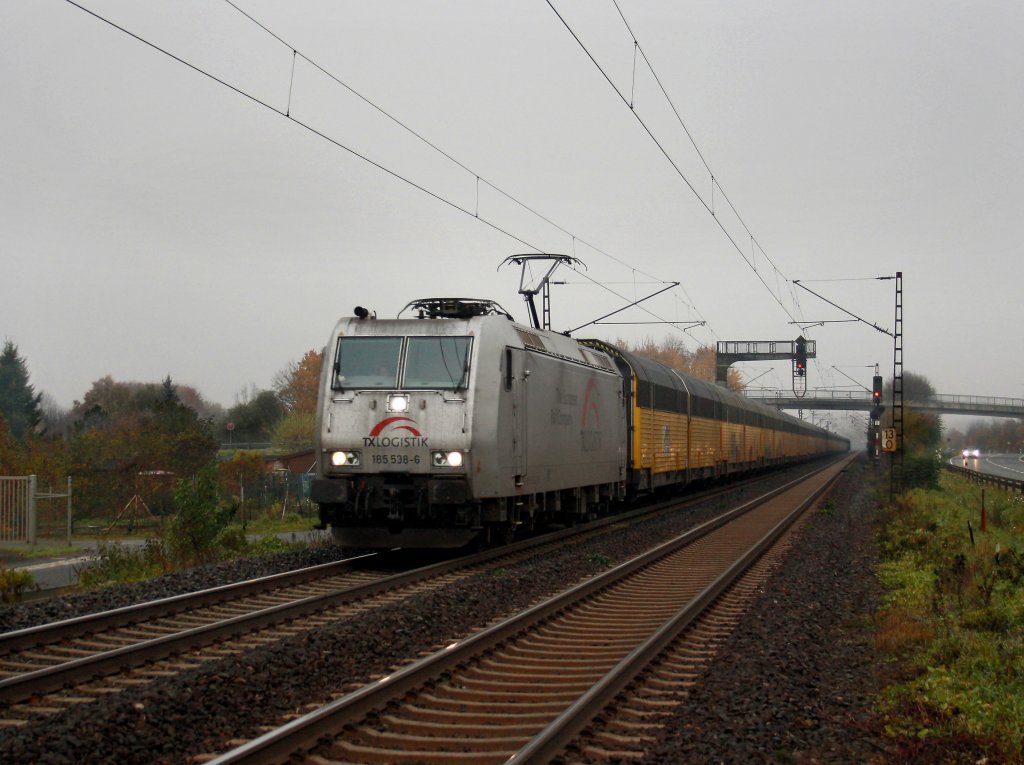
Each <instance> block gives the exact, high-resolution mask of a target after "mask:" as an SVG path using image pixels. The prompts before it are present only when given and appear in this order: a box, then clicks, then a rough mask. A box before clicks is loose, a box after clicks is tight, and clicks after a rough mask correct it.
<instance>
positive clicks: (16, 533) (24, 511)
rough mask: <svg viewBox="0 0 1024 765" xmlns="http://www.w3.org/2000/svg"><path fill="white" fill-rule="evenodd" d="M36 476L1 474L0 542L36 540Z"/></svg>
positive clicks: (32, 542) (33, 541)
mask: <svg viewBox="0 0 1024 765" xmlns="http://www.w3.org/2000/svg"><path fill="white" fill-rule="evenodd" d="M35 499H36V477H35V476H34V475H27V476H0V542H28V543H29V544H35V542H36V502H35Z"/></svg>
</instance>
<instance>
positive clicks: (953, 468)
mask: <svg viewBox="0 0 1024 765" xmlns="http://www.w3.org/2000/svg"><path fill="white" fill-rule="evenodd" d="M944 467H945V468H946V470H948V471H950V472H951V473H956V474H957V475H960V476H963V477H964V478H966V479H967V480H968V481H973V482H974V483H980V484H985V485H987V486H998V487H1000V488H1002V489H1006V490H1007V491H1009V492H1012V493H1014V494H1024V481H1018V480H1016V479H1014V478H1003V477H1002V476H998V475H989V474H988V473H982V472H980V471H978V470H970V469H969V468H962V467H960V466H958V465H950V464H949V463H946V464H945V466H944Z"/></svg>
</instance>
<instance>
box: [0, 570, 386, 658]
mask: <svg viewBox="0 0 1024 765" xmlns="http://www.w3.org/2000/svg"><path fill="white" fill-rule="evenodd" d="M374 555H375V554H373V553H371V554H369V555H360V556H356V557H354V558H346V559H345V560H341V561H330V562H328V563H321V564H319V565H316V566H308V567H306V568H301V569H296V570H294V571H284V572H281V573H279V574H271V575H269V576H262V577H258V578H256V579H248V580H246V581H243V582H233V583H231V584H224V585H221V586H219V587H211V588H209V589H205V590H198V591H196V592H186V593H182V594H181V595H172V596H170V597H167V598H160V599H158V600H149V601H146V602H144V603H135V604H132V605H130V606H122V607H121V608H114V609H110V610H109V611H99V612H97V613H94V614H84V615H82V616H75V617H72V618H70V619H62V620H60V621H56V622H49V623H47V624H39V625H36V626H34V627H25V628H23V629H19V630H11V631H10V632H3V633H0V656H6V655H8V654H10V653H14V652H15V651H19V650H22V649H24V648H30V647H35V646H39V645H47V644H50V643H56V642H60V641H63V640H66V639H67V638H69V637H77V636H80V635H88V634H91V633H95V632H98V631H100V630H108V629H112V628H116V627H126V626H129V625H133V624H138V623H139V622H142V621H149V620H152V619H157V618H161V617H165V616H173V615H174V614H179V613H181V612H183V611H189V610H191V609H193V608H201V607H204V606H212V605H218V604H220V603H225V602H228V601H231V600H236V599H238V598H240V597H246V596H249V595H258V594H260V593H264V592H268V591H271V590H274V589H279V588H281V587H287V586H295V585H299V584H304V583H306V582H310V581H315V580H316V579H322V578H324V577H325V576H330V575H331V574H332V572H333V571H334V570H338V571H341V570H344V569H346V568H351V567H352V564H353V563H355V562H356V561H363V560H367V559H369V558H372V557H374Z"/></svg>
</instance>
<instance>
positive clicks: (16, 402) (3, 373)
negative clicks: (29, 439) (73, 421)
mask: <svg viewBox="0 0 1024 765" xmlns="http://www.w3.org/2000/svg"><path fill="white" fill-rule="evenodd" d="M42 398H43V394H42V393H36V392H35V388H34V387H33V386H32V385H30V384H29V381H28V365H27V364H26V363H25V359H23V358H22V357H21V356H20V355H19V354H18V346H16V345H15V344H14V341H13V340H8V341H6V342H5V343H4V349H3V352H0V416H2V417H3V418H4V419H5V420H6V421H7V427H8V428H9V429H10V432H11V434H12V435H13V436H14V438H16V439H18V440H19V441H20V440H23V439H24V438H25V436H26V435H27V434H28V433H30V432H31V431H32V430H33V428H35V427H36V425H38V424H39V422H40V420H41V419H42V416H43V412H42V409H41V407H40V402H41V401H42Z"/></svg>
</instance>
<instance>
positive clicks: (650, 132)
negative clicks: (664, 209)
mask: <svg viewBox="0 0 1024 765" xmlns="http://www.w3.org/2000/svg"><path fill="white" fill-rule="evenodd" d="M546 2H547V4H548V7H550V8H551V10H552V12H553V13H554V14H555V15H556V16H557V17H558V20H559V21H561V22H562V25H563V26H564V27H565V28H566V30H567V31H568V32H569V34H570V35H571V36H572V38H573V39H574V40H576V42H577V44H578V45H579V46H580V48H581V49H582V50H583V52H584V53H585V54H586V55H587V57H588V58H589V59H590V60H591V62H592V63H593V64H594V66H595V67H597V70H598V71H599V72H600V73H601V75H602V76H603V77H604V79H605V80H606V81H607V83H608V84H609V85H610V86H611V87H612V90H614V91H615V93H616V95H618V96H619V98H620V99H621V100H622V102H623V103H624V104H626V106H627V107H628V108H629V110H630V112H631V113H632V114H633V117H634V118H635V119H636V120H637V122H638V123H639V124H640V126H641V127H642V128H643V129H644V131H645V132H646V133H647V135H648V136H649V137H650V139H651V141H653V142H654V145H655V146H656V147H657V148H658V150H659V151H660V152H661V153H662V155H663V156H664V157H665V159H666V160H667V161H668V162H669V164H670V165H671V166H672V168H673V169H674V170H675V172H676V174H677V175H678V176H679V177H680V178H681V179H682V180H683V182H684V183H685V184H686V185H687V186H688V187H689V189H690V191H691V192H693V195H694V196H695V197H696V198H697V200H698V201H699V202H700V204H701V205H702V206H703V207H704V208H705V210H707V212H708V213H709V214H710V215H711V217H712V218H713V219H714V221H715V223H716V224H717V225H718V227H719V228H720V229H721V231H722V233H723V234H725V236H726V238H727V239H728V240H729V242H730V243H731V244H732V246H733V248H734V249H735V250H736V252H737V253H738V254H739V256H740V258H741V259H742V260H743V261H744V262H745V263H746V264H747V266H748V267H749V268H750V269H751V270H752V271H753V272H754V275H755V276H756V277H757V279H758V281H760V282H761V284H762V285H764V287H765V289H767V290H768V293H769V294H770V295H771V296H772V298H773V299H774V300H775V302H776V303H778V304H779V307H780V308H782V310H783V311H784V312H785V313H786V315H787V316H788V317H789V318H790V319H791V320H793V321H796V320H797V318H796V317H795V316H794V315H793V313H792V312H790V310H789V308H787V307H786V305H785V303H783V302H782V299H781V298H780V297H779V294H777V293H776V292H775V291H774V290H772V288H771V287H770V286H769V284H768V282H767V281H765V278H764V276H762V275H761V272H760V271H759V270H758V268H757V265H756V262H755V261H754V260H753V252H752V253H751V257H750V258H748V257H747V255H746V253H745V252H744V251H743V248H742V247H741V246H740V244H739V243H738V242H737V241H736V239H735V238H734V237H733V236H732V234H730V233H729V230H728V229H727V228H726V226H725V224H724V223H722V221H721V219H720V218H719V216H718V215H716V214H715V210H714V203H713V201H712V203H711V204H709V203H708V202H706V201H705V200H704V197H702V196H701V194H700V192H699V191H697V188H696V186H694V182H693V181H691V180H690V179H689V178H687V176H686V174H685V173H684V172H683V171H682V169H681V168H680V167H679V164H678V163H677V162H676V161H675V160H674V159H673V158H672V155H671V154H670V153H669V152H668V150H667V149H666V148H665V146H664V144H663V142H662V141H661V140H659V138H658V137H657V136H656V135H655V134H654V131H653V130H652V129H651V128H650V126H649V125H648V124H647V123H646V122H645V121H644V119H643V118H642V117H641V116H640V115H639V114H638V113H637V110H636V107H635V104H634V103H633V99H632V97H630V98H627V97H626V96H625V94H623V92H622V91H621V90H620V89H619V87H618V86H617V85H616V84H615V82H614V81H613V80H612V78H611V76H610V75H609V74H608V72H607V71H606V70H605V68H604V67H603V66H602V65H601V63H600V62H599V61H598V60H597V59H596V57H595V56H594V54H593V53H591V51H590V49H589V48H588V47H587V46H586V44H584V42H583V40H582V39H580V37H579V35H577V34H576V32H575V30H574V29H573V28H572V26H571V25H570V24H569V22H568V21H567V20H566V19H565V17H564V16H563V15H562V14H561V13H559V11H558V9H557V8H555V6H554V3H553V2H552V0H546ZM612 3H613V4H614V5H615V9H616V11H617V12H618V14H619V17H620V18H621V19H622V23H623V25H624V26H625V28H626V31H627V32H628V33H629V35H630V37H631V38H632V41H633V45H634V50H635V51H638V52H639V55H640V56H641V57H642V58H643V61H644V63H645V64H646V65H647V68H648V70H649V71H650V72H651V75H652V76H653V77H654V80H655V82H656V83H657V85H658V87H659V88H660V90H661V92H662V95H663V96H664V97H665V100H666V101H667V103H668V104H669V106H670V107H671V109H672V111H673V113H674V114H675V116H676V119H677V120H678V122H679V124H680V126H681V127H682V129H683V131H684V132H685V133H686V136H687V138H688V139H689V141H690V144H691V145H692V146H693V148H694V150H695V151H696V153H697V156H698V157H699V158H700V161H701V163H702V164H703V165H704V168H705V169H706V170H707V171H708V175H709V176H710V178H711V193H712V200H713V199H714V192H715V189H716V188H717V189H718V191H719V193H720V194H721V196H722V198H723V199H724V200H725V202H726V204H728V206H729V208H730V209H731V210H732V212H733V214H734V215H735V216H736V219H737V220H738V221H739V223H740V225H741V226H742V227H743V229H744V231H745V232H746V233H747V235H748V236H749V237H750V240H751V242H752V244H753V245H756V246H757V248H758V249H760V250H761V254H762V255H764V256H765V259H766V260H767V261H768V262H769V263H770V264H771V266H772V269H773V270H774V271H775V273H776V274H777V275H781V276H782V277H783V278H784V279H785V278H786V277H785V275H784V274H782V272H781V271H780V270H779V269H778V267H777V266H776V265H775V263H774V262H773V261H772V259H771V258H769V257H768V255H767V253H765V251H764V248H763V247H761V245H760V243H758V242H757V239H756V238H755V237H754V235H753V233H752V232H751V230H750V227H749V226H747V224H746V222H745V221H744V220H743V217H742V216H741V215H740V214H739V211H738V210H737V209H736V207H735V205H733V203H732V201H731V200H730V199H729V197H728V195H727V194H726V193H725V190H724V189H723V188H722V185H721V183H719V182H718V181H717V180H716V179H715V175H714V173H713V172H712V170H711V166H710V165H709V164H708V162H707V160H706V159H705V158H704V155H703V153H702V152H701V151H700V148H699V147H698V146H697V142H696V141H695V140H694V138H693V135H692V134H691V133H690V131H689V129H688V128H687V127H686V124H685V122H684V121H683V119H682V116H681V115H680V114H679V110H678V109H677V108H676V106H675V104H674V103H673V102H672V99H671V98H670V97H669V95H668V92H667V91H666V90H665V87H664V86H663V85H662V82H661V79H660V78H659V77H658V74H657V72H656V71H655V69H654V66H653V65H652V64H651V62H650V59H649V58H648V57H647V54H646V53H645V52H644V49H643V46H641V45H640V43H639V41H638V40H637V38H636V35H635V34H634V33H633V30H632V29H631V27H630V25H629V22H628V21H627V20H626V17H625V14H623V12H622V9H621V8H620V7H619V4H618V2H617V0H612ZM634 78H635V75H634ZM786 281H787V282H788V281H789V280H788V279H786Z"/></svg>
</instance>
